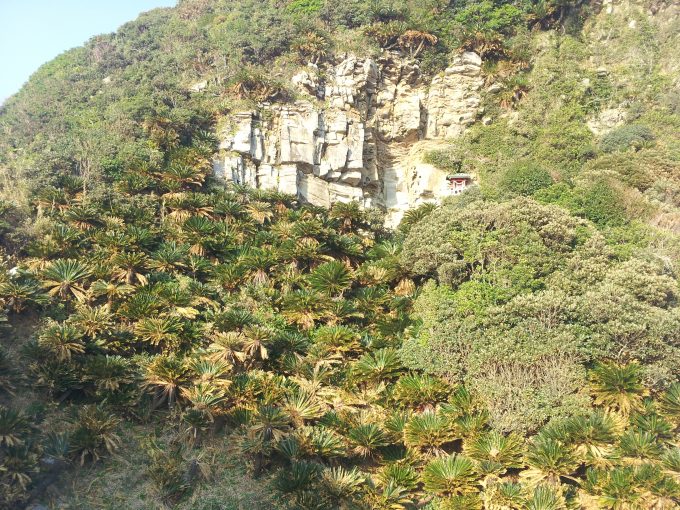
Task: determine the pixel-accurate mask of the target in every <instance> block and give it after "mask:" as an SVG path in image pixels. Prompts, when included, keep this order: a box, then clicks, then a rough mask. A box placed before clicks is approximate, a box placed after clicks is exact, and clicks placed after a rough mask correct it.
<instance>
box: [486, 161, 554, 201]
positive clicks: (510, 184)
mask: <svg viewBox="0 0 680 510" xmlns="http://www.w3.org/2000/svg"><path fill="white" fill-rule="evenodd" d="M552 183H553V179H552V177H551V175H550V173H549V172H548V171H547V170H545V169H544V168H542V167H540V166H539V165H537V164H536V163H533V162H530V161H529V162H520V163H516V164H514V165H512V166H510V167H509V168H508V169H507V170H506V171H505V173H504V174H503V177H502V178H501V180H500V182H499V187H500V189H501V191H504V192H506V193H508V194H509V195H511V196H512V195H521V196H525V197H526V196H531V195H533V194H534V193H536V192H537V191H539V190H541V189H544V188H547V187H548V186H550V185H551V184H552Z"/></svg>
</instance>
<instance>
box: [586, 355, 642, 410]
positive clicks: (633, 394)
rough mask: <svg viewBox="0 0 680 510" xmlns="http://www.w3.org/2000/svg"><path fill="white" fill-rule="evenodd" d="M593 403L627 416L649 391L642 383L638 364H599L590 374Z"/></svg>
mask: <svg viewBox="0 0 680 510" xmlns="http://www.w3.org/2000/svg"><path fill="white" fill-rule="evenodd" d="M591 387H592V392H593V395H594V397H595V403H596V404H597V405H602V406H604V407H605V408H607V409H611V410H613V411H616V412H619V413H621V414H622V415H623V416H628V415H629V414H630V413H631V411H633V410H635V409H638V408H639V407H640V406H641V404H642V399H643V398H644V397H645V396H647V394H648V393H649V392H648V391H647V389H646V388H645V387H644V386H643V385H642V382H641V373H640V365H638V364H636V363H630V364H629V365H617V364H615V363H608V364H600V365H598V366H597V367H595V368H594V369H593V371H592V374H591Z"/></svg>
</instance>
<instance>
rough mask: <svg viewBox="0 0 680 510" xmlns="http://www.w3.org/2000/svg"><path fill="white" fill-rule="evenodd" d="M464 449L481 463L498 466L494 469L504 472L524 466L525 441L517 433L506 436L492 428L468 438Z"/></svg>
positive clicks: (469, 455) (497, 471)
mask: <svg viewBox="0 0 680 510" xmlns="http://www.w3.org/2000/svg"><path fill="white" fill-rule="evenodd" d="M463 451H464V452H465V454H466V455H467V456H468V457H470V458H471V459H473V460H476V461H477V462H479V463H484V462H486V463H488V464H492V465H494V466H497V467H494V469H493V470H494V471H495V472H496V473H498V474H503V473H505V471H506V470H507V469H509V468H519V467H522V465H523V459H522V456H523V453H524V441H523V440H522V438H521V437H519V436H518V435H516V434H512V433H511V434H508V435H507V436H506V435H503V434H501V433H500V432H497V431H495V430H492V431H488V432H484V433H482V434H480V435H478V436H476V437H473V438H471V439H470V440H466V441H465V442H464V445H463Z"/></svg>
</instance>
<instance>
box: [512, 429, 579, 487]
mask: <svg viewBox="0 0 680 510" xmlns="http://www.w3.org/2000/svg"><path fill="white" fill-rule="evenodd" d="M525 462H526V464H528V465H529V469H527V470H526V471H522V473H521V476H522V477H523V478H525V479H526V480H527V481H528V482H529V483H530V484H532V485H534V486H537V485H540V484H541V483H543V482H546V483H549V484H551V485H553V486H558V485H559V483H560V479H561V478H571V477H572V475H573V473H574V471H576V469H577V468H578V467H579V464H580V461H579V459H578V456H577V455H576V452H575V451H574V449H573V447H571V446H567V445H565V444H563V443H562V442H560V441H557V440H555V439H552V438H546V437H541V436H537V437H536V438H534V440H533V441H532V442H531V443H530V444H529V447H528V449H527V452H526V455H525Z"/></svg>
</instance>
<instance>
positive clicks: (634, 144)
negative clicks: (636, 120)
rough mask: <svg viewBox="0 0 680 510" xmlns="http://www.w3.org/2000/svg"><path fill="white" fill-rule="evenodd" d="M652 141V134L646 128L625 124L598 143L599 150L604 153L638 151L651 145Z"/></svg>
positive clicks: (653, 137) (653, 138)
mask: <svg viewBox="0 0 680 510" xmlns="http://www.w3.org/2000/svg"><path fill="white" fill-rule="evenodd" d="M654 140H655V136H654V133H652V130H651V129H649V128H648V127H647V126H643V125H641V124H627V125H625V126H621V127H619V128H616V129H613V130H612V131H610V132H609V133H607V134H606V135H604V136H603V137H602V140H601V141H600V148H601V149H602V150H603V151H604V152H617V151H625V150H628V149H635V150H638V149H640V148H642V147H646V146H649V145H651V143H652V142H653V141H654Z"/></svg>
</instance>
